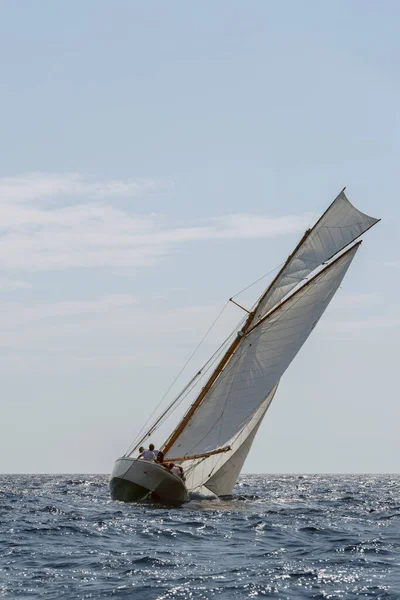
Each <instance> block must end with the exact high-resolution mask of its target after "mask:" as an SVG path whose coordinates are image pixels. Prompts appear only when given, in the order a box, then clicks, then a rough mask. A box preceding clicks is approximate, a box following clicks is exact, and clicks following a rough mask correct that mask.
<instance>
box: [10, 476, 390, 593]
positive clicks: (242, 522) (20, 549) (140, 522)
mask: <svg viewBox="0 0 400 600" xmlns="http://www.w3.org/2000/svg"><path fill="white" fill-rule="evenodd" d="M0 597H5V598H27V599H29V598H42V597H43V598H49V599H50V598H54V599H56V598H71V599H80V598H82V599H83V598H93V599H97V598H99V599H100V598H133V599H134V600H142V599H143V600H170V599H180V600H189V599H190V600H195V599H209V598H210V599H211V598H215V599H221V600H222V599H229V600H230V599H233V600H234V599H238V598H264V597H266V598H275V599H277V600H286V599H288V600H289V599H290V600H295V599H296V600H297V599H302V598H329V599H348V600H349V599H353V598H357V599H358V598H380V599H382V600H383V599H388V600H389V599H393V600H399V598H400V476H395V475H394V476H390V475H385V476H382V475H352V476H349V475H345V476H330V475H326V476H323V475H305V476H293V475H281V476H280V475H273V476H271V475H244V476H242V477H241V479H240V481H239V484H238V485H237V486H236V488H235V491H234V495H233V497H232V498H230V499H225V500H219V499H216V500H206V499H201V498H196V499H194V500H193V501H191V502H190V503H188V504H186V505H184V506H182V507H181V508H173V509H166V508H165V507H162V506H157V505H152V504H147V505H146V504H130V505H129V504H122V503H118V502H112V501H111V500H110V499H109V495H108V482H107V477H106V476H104V475H90V476H88V475H69V476H68V475H56V476H54V475H3V476H0Z"/></svg>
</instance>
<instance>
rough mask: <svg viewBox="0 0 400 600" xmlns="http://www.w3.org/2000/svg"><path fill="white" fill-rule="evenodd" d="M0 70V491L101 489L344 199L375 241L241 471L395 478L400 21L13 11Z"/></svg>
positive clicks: (206, 8)
mask: <svg viewBox="0 0 400 600" xmlns="http://www.w3.org/2000/svg"><path fill="white" fill-rule="evenodd" d="M0 66H1V77H0V98H1V116H2V119H1V146H2V156H1V161H0V228H1V234H2V235H1V237H0V267H1V272H0V302H1V304H0V331H1V332H2V335H1V338H0V340H1V342H0V377H1V382H2V394H1V398H2V399H1V403H2V418H1V423H0V450H1V454H0V455H1V457H2V458H1V459H0V471H2V472H109V471H110V470H111V468H112V466H113V462H114V459H115V458H116V457H117V456H118V455H120V454H121V453H122V452H123V451H124V450H125V449H126V448H127V447H128V446H129V444H130V442H131V440H132V438H133V437H134V435H135V433H136V432H137V431H138V429H139V428H140V426H141V425H142V423H143V421H144V420H145V418H146V417H147V415H148V413H149V410H150V409H151V408H152V407H153V406H155V404H157V402H158V400H159V398H160V397H161V395H162V393H163V392H164V390H165V389H166V388H167V387H168V385H169V383H170V382H171V380H172V379H173V378H174V376H175V374H176V373H177V372H178V371H179V369H180V367H181V366H182V364H183V362H184V361H185V359H186V357H187V356H188V355H189V354H190V352H191V351H192V349H193V348H194V347H195V345H196V343H197V341H198V340H199V339H200V338H201V337H202V335H203V333H204V331H205V330H206V329H207V327H208V325H209V324H210V323H211V322H212V321H213V319H214V318H215V316H216V315H217V314H218V312H219V310H220V309H221V308H222V306H223V305H224V303H225V301H226V300H227V299H228V298H229V297H230V296H231V295H232V294H233V293H235V292H237V291H238V290H240V289H241V288H243V287H245V286H246V285H247V284H248V283H250V282H251V281H253V280H255V279H257V278H258V277H259V276H261V275H262V274H264V273H266V272H268V271H269V270H271V269H273V268H275V267H277V266H278V265H279V264H280V263H281V262H282V261H283V260H284V259H285V258H286V256H287V254H288V253H289V252H290V251H291V250H292V248H293V246H294V245H295V244H296V242H297V240H298V239H299V237H300V235H301V233H302V231H303V230H304V229H305V228H306V227H307V225H308V224H309V222H310V221H311V219H312V218H313V217H314V216H315V213H317V214H320V213H321V212H322V211H323V210H324V209H325V208H326V206H327V205H328V204H329V202H330V201H331V200H333V198H334V197H335V196H336V194H337V193H338V192H339V191H340V190H341V189H342V187H343V186H345V185H346V186H347V193H348V196H349V199H350V200H351V201H352V202H353V203H354V204H355V205H356V206H357V207H358V208H359V209H361V210H363V211H364V212H366V213H368V214H370V215H373V216H375V217H381V218H382V223H380V224H379V225H378V226H377V227H375V228H374V229H373V230H371V232H369V233H368V234H367V235H366V236H365V242H364V244H363V246H362V248H361V251H360V252H359V253H358V256H357V258H356V260H355V261H354V264H353V266H352V267H351V269H350V271H349V273H348V275H347V277H346V279H345V281H344V284H343V285H342V288H341V289H340V290H339V293H338V295H337V297H336V299H335V300H334V302H333V303H332V304H331V306H330V307H329V309H328V311H327V313H326V315H325V316H324V318H323V319H322V321H321V323H320V324H319V325H318V327H317V328H316V330H315V332H314V333H313V335H312V337H311V338H310V340H309V341H308V342H307V344H306V346H305V347H304V348H303V350H302V351H301V352H300V354H299V356H298V357H297V358H296V359H295V361H294V363H293V364H292V366H291V367H290V369H289V370H288V372H287V373H286V375H285V377H284V380H283V382H282V385H281V387H280V389H279V391H278V394H277V396H276V398H275V400H274V403H273V406H272V408H271V409H270V412H269V413H268V415H267V418H266V420H265V422H264V424H263V426H262V428H261V430H260V433H259V435H258V437H257V440H256V443H255V445H254V450H253V451H252V453H251V455H250V456H249V459H248V461H247V463H246V470H247V471H248V472H255V471H258V472H260V471H266V472H273V471H275V472H276V471H278V472H315V471H322V472H334V471H336V472H344V471H347V472H349V471H350V472H352V471H369V472H398V469H399V466H398V465H399V459H400V442H399V438H398V423H399V420H400V408H399V402H398V384H397V371H398V357H399V350H400V348H399V325H400V318H399V316H398V305H399V291H400V285H399V276H400V250H399V247H398V243H397V237H398V229H399V212H400V211H399V207H398V198H399V156H400V152H399V150H400V136H399V124H400V119H399V116H400V111H399V106H400V93H399V91H400V78H399V72H400V5H399V4H398V3H397V2H394V1H393V2H390V1H383V2H379V3H378V2H372V1H368V0H366V1H348V0H347V1H339V0H336V1H335V2H330V3H328V2H316V1H303V2H300V1H296V2H295V1H292V2H279V3H273V2H269V1H267V0H263V1H261V0H260V1H256V0H254V1H250V2H237V1H232V0H229V2H228V1H227V0H226V1H224V2H218V3H215V2H210V1H205V2H201V3H194V2H192V3H185V2H177V1H172V2H161V1H159V2H157V1H153V2H136V1H133V0H132V1H121V0H119V1H117V2H103V1H101V0H96V1H90V0H86V1H85V2H76V1H71V2H69V3H64V4H63V3H55V2H52V1H47V2H46V1H39V2H35V3H33V2H31V3H27V2H18V3H17V2H11V0H9V1H3V2H2V3H1V4H0ZM259 291H260V288H259V287H256V288H255V289H254V296H251V295H247V296H244V297H243V302H247V303H249V304H250V303H251V299H253V298H255V296H256V294H257V293H258V292H259ZM240 317H241V314H240V311H239V310H238V309H236V308H235V307H232V306H230V307H229V308H228V309H227V312H226V316H225V318H224V319H223V320H222V321H221V323H220V325H219V326H218V327H217V328H216V329H215V331H214V332H213V334H212V336H211V337H210V340H209V342H208V343H207V344H205V346H204V348H203V349H202V352H201V353H200V354H199V357H198V361H200V360H201V359H202V358H204V357H206V356H207V354H208V353H210V352H212V351H213V350H214V348H215V345H216V344H217V343H218V341H219V340H220V338H222V336H223V335H224V333H225V332H227V331H228V330H229V329H230V328H231V327H233V324H234V323H235V320H237V319H239V318H240ZM196 366H197V363H196V361H195V363H194V364H193V370H194V369H195V368H196ZM191 372H192V370H191V369H189V371H188V373H187V377H189V376H190V375H191ZM184 381H185V378H183V380H182V384H183V383H184ZM154 441H155V442H156V443H159V442H161V441H162V440H161V439H160V440H158V439H157V438H156V439H155V440H154Z"/></svg>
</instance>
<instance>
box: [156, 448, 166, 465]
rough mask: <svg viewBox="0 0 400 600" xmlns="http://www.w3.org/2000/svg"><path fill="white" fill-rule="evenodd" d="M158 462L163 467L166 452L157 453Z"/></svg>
mask: <svg viewBox="0 0 400 600" xmlns="http://www.w3.org/2000/svg"><path fill="white" fill-rule="evenodd" d="M156 462H157V463H160V464H161V465H162V463H163V462H164V452H161V450H159V451H158V452H157V458H156Z"/></svg>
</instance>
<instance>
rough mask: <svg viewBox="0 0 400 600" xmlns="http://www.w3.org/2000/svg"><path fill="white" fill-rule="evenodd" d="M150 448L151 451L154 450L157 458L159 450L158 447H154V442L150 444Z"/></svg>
mask: <svg viewBox="0 0 400 600" xmlns="http://www.w3.org/2000/svg"><path fill="white" fill-rule="evenodd" d="M149 450H150V451H151V452H153V454H154V458H155V459H157V455H158V450H156V449H155V448H154V444H150V445H149Z"/></svg>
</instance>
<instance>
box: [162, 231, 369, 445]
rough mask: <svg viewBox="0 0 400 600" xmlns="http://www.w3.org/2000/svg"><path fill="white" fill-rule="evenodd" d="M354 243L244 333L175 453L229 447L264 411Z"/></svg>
mask: <svg viewBox="0 0 400 600" xmlns="http://www.w3.org/2000/svg"><path fill="white" fill-rule="evenodd" d="M360 243H361V242H358V243H357V244H356V245H354V246H352V247H351V248H350V249H349V250H347V251H346V252H345V253H344V254H342V255H341V256H339V258H337V259H336V260H335V261H333V262H332V263H330V264H329V265H328V266H327V267H325V268H324V269H323V270H322V271H321V272H319V273H318V274H317V275H315V276H314V277H313V278H312V279H311V280H310V281H308V282H307V283H306V284H305V285H303V287H302V288H300V289H299V290H298V291H297V292H296V293H295V294H293V295H292V296H291V297H289V298H288V299H287V300H286V301H285V302H284V303H282V304H281V305H279V306H278V307H277V308H276V309H275V310H274V311H272V313H271V314H270V315H269V317H268V318H267V319H265V320H263V321H260V322H259V323H258V324H257V325H255V326H254V327H253V329H251V330H250V331H249V332H248V333H247V335H244V336H243V339H242V340H241V342H240V344H239V346H238V348H237V350H236V352H235V353H234V354H233V356H232V357H231V359H230V361H229V362H228V364H227V366H226V367H225V369H224V370H223V371H222V372H221V374H220V375H219V377H218V379H217V380H216V382H215V384H214V385H213V387H212V388H211V390H210V391H209V392H208V393H207V395H206V397H205V398H204V399H203V401H202V403H201V405H200V406H199V407H198V408H197V410H196V412H195V413H194V414H193V415H192V416H191V418H190V419H189V420H188V422H187V423H186V425H185V427H184V429H183V431H182V432H181V433H180V435H179V436H178V437H177V439H176V440H175V441H174V443H173V444H172V446H171V447H170V448H169V449H168V455H169V456H184V455H193V454H201V453H207V452H210V451H211V450H214V449H216V448H220V447H222V446H225V445H226V444H227V443H228V442H229V441H230V440H231V439H232V438H233V437H234V436H235V435H237V434H238V432H239V431H240V430H241V429H242V428H243V427H245V425H246V424H247V423H248V422H249V421H250V420H251V419H252V417H253V415H254V414H255V413H256V412H257V411H258V409H259V408H260V406H261V404H262V403H263V402H264V400H265V399H266V397H267V396H268V394H270V393H271V392H272V390H273V388H274V386H276V384H277V383H278V381H279V379H280V378H281V377H282V375H283V373H284V372H285V370H286V369H287V367H288V366H289V364H290V363H291V362H292V360H293V358H294V357H295V356H296V354H297V353H298V351H299V350H300V348H301V347H302V345H303V344H304V342H305V341H306V339H307V338H308V336H309V335H310V333H311V331H312V330H313V329H314V327H315V325H316V324H317V322H318V321H319V319H320V317H321V316H322V314H323V312H324V311H325V309H326V307H327V306H328V304H329V302H330V301H331V299H332V298H333V296H334V294H335V292H336V290H337V289H338V287H339V285H340V283H341V281H342V279H343V277H344V275H345V273H346V271H347V269H348V268H349V266H350V263H351V261H352V260H353V258H354V256H355V254H356V252H357V250H358V248H359V245H360Z"/></svg>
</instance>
